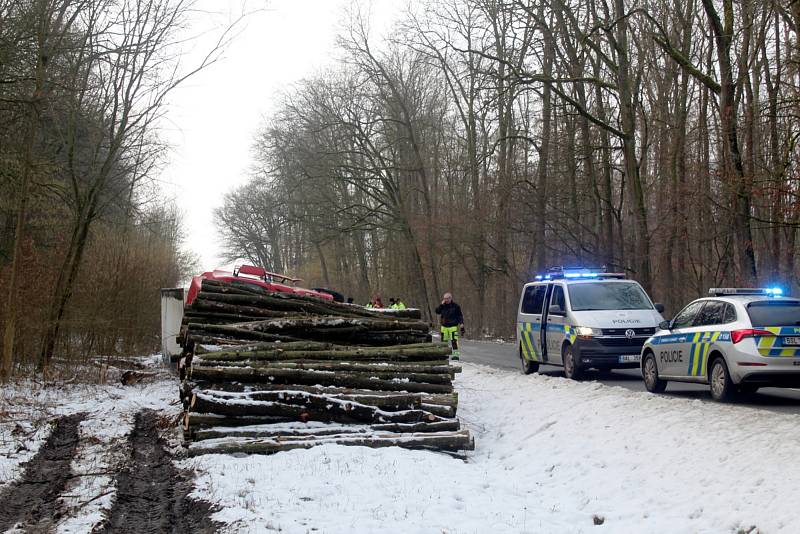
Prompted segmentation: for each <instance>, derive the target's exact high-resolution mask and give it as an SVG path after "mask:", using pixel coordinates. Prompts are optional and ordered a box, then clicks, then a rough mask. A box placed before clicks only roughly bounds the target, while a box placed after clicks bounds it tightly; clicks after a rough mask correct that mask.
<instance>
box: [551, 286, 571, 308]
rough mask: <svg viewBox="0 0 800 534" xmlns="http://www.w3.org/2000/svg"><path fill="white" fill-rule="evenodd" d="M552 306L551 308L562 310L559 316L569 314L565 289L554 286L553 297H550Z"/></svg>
mask: <svg viewBox="0 0 800 534" xmlns="http://www.w3.org/2000/svg"><path fill="white" fill-rule="evenodd" d="M550 305H551V306H556V305H557V306H559V307H560V308H561V313H560V314H559V315H564V314H566V312H567V304H566V302H565V301H564V288H563V287H561V286H559V285H555V286H553V295H552V296H551V297H550Z"/></svg>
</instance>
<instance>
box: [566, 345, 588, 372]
mask: <svg viewBox="0 0 800 534" xmlns="http://www.w3.org/2000/svg"><path fill="white" fill-rule="evenodd" d="M562 361H563V362H564V376H566V377H567V378H570V379H572V380H580V379H581V377H582V376H583V369H581V368H580V366H579V365H578V362H577V361H575V355H574V354H573V353H572V345H567V346H566V347H564V354H562Z"/></svg>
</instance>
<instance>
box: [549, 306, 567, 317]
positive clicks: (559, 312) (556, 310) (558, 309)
mask: <svg viewBox="0 0 800 534" xmlns="http://www.w3.org/2000/svg"><path fill="white" fill-rule="evenodd" d="M547 311H548V312H550V313H552V314H553V315H564V310H562V309H561V306H559V305H558V304H551V305H550V307H549V308H548V309H547Z"/></svg>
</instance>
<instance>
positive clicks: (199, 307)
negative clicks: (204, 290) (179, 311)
mask: <svg viewBox="0 0 800 534" xmlns="http://www.w3.org/2000/svg"><path fill="white" fill-rule="evenodd" d="M192 308H193V310H192V313H198V312H202V313H209V312H214V313H229V314H235V315H248V316H254V317H286V316H287V315H294V314H296V313H297V312H293V311H292V312H287V311H278V310H268V309H265V308H258V307H255V306H237V305H235V304H228V303H225V302H219V301H216V300H208V299H202V298H199V299H197V300H195V301H194V302H193V303H192Z"/></svg>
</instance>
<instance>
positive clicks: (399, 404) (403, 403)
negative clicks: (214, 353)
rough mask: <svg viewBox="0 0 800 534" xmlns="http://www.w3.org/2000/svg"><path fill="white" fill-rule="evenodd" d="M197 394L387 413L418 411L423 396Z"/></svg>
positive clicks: (294, 392)
mask: <svg viewBox="0 0 800 534" xmlns="http://www.w3.org/2000/svg"><path fill="white" fill-rule="evenodd" d="M194 393H195V394H198V393H199V394H202V395H204V396H210V397H214V398H218V399H220V401H224V400H232V401H248V400H250V401H261V402H282V403H285V404H297V405H305V404H308V403H309V400H311V399H314V400H324V399H333V400H336V401H343V402H356V403H359V404H364V405H366V406H372V407H374V408H380V409H381V410H386V411H400V410H418V409H419V408H420V405H421V404H422V395H421V394H419V393H391V394H389V395H370V394H347V393H326V394H318V393H310V392H307V391H301V390H296V389H292V388H291V386H290V387H288V388H286V389H282V390H280V389H279V390H271V391H247V392H227V391H216V390H207V389H202V390H196V391H194Z"/></svg>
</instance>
